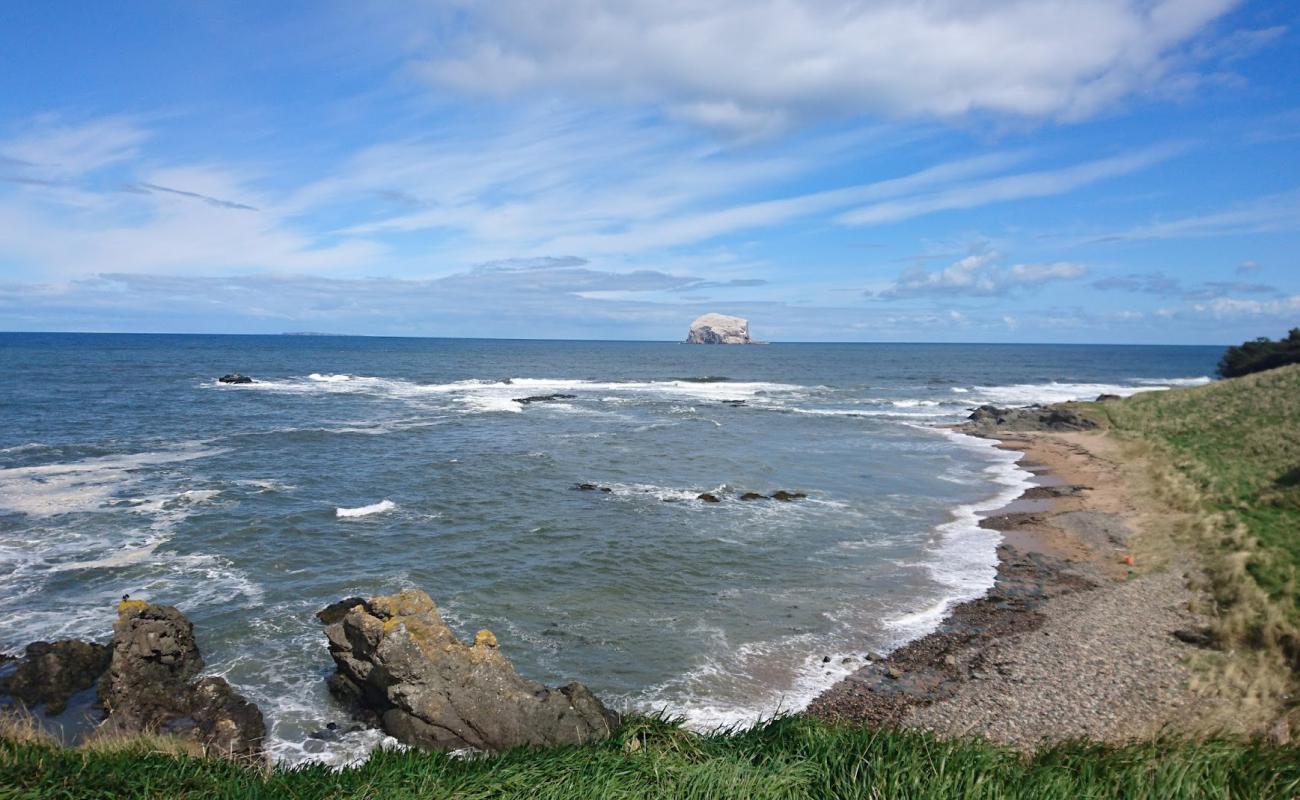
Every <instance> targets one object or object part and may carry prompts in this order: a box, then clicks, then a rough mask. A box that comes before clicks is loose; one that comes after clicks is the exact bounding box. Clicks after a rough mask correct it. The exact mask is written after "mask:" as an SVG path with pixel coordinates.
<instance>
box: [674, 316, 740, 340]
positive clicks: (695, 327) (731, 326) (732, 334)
mask: <svg viewBox="0 0 1300 800" xmlns="http://www.w3.org/2000/svg"><path fill="white" fill-rule="evenodd" d="M686 342H687V344H753V340H752V339H750V338H749V320H746V319H741V318H740V317H729V316H727V315H725V314H705V315H704V316H702V317H699V318H698V319H696V320H695V321H694V322H692V323H691V329H690V332H689V333H687V334H686Z"/></svg>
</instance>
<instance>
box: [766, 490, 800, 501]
mask: <svg viewBox="0 0 1300 800" xmlns="http://www.w3.org/2000/svg"><path fill="white" fill-rule="evenodd" d="M807 496H808V495H807V494H805V493H803V492H787V491H786V490H785V489H779V490H777V491H775V492H772V499H773V500H780V501H781V502H783V503H788V502H790V501H791V500H802V499H804V498H805V497H807Z"/></svg>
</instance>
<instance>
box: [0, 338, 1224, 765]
mask: <svg viewBox="0 0 1300 800" xmlns="http://www.w3.org/2000/svg"><path fill="white" fill-rule="evenodd" d="M1219 352H1220V351H1219V349H1217V348H1197V347H1181V348H1176V347H1101V346H1071V347H1064V346H998V345H780V344H774V345H768V346H762V347H694V346H686V345H679V344H668V343H613V342H611V343H597V342H526V341H478V340H436V339H372V338H343V337H327V338H316V337H275V336H267V337H221V336H117V335H72V334H66V335H37V334H0V369H3V374H4V375H5V376H6V380H5V381H4V383H3V384H0V414H2V415H3V420H4V425H3V426H2V427H0V649H2V650H7V651H15V650H17V649H19V648H20V647H22V646H23V645H24V644H26V643H27V642H29V641H32V640H35V639H53V638H59V637H74V636H75V637H89V638H103V637H104V636H105V635H106V633H107V631H108V630H109V628H110V626H111V623H112V619H113V615H114V601H115V600H116V599H117V598H118V597H120V596H121V595H122V594H123V593H124V592H130V593H131V595H132V597H138V598H145V599H149V600H153V601H156V602H163V603H170V604H174V605H176V606H178V607H180V608H181V609H182V610H183V611H185V612H186V613H187V614H189V615H190V617H191V618H192V619H193V621H194V622H195V624H196V626H197V630H198V635H199V639H200V645H201V647H202V648H203V651H204V656H205V658H206V660H207V663H208V669H209V671H210V672H212V673H214V674H221V675H225V676H226V677H227V678H228V679H229V680H230V681H231V682H232V683H234V684H235V685H236V686H237V687H238V688H239V689H240V691H242V692H244V693H246V694H247V695H249V696H250V697H251V698H252V699H254V700H255V701H256V702H257V703H258V704H259V705H261V707H262V708H263V710H264V711H265V713H266V715H267V718H268V723H269V724H270V728H271V734H272V742H271V745H272V750H273V752H274V754H275V755H276V756H277V757H279V758H281V759H284V760H287V761H298V760H301V759H303V758H322V759H327V760H333V761H336V762H337V761H340V760H342V759H346V758H350V757H355V756H356V755H357V754H358V753H362V752H364V751H365V749H366V748H368V747H369V746H371V745H372V744H373V743H374V742H375V741H376V737H375V736H373V735H368V734H357V735H353V736H351V737H345V740H344V741H343V742H341V743H332V744H330V745H328V746H325V745H322V743H320V742H319V741H316V740H312V739H310V738H309V737H308V734H309V733H310V732H312V731H315V730H318V729H320V728H322V727H323V726H324V725H325V724H326V723H328V722H330V721H339V722H342V721H343V719H344V717H343V714H342V712H341V711H340V710H339V709H338V708H336V707H335V706H334V705H333V704H332V702H331V700H330V699H329V696H328V694H327V692H326V691H325V686H324V680H323V679H324V677H325V676H326V675H327V674H328V672H329V671H330V668H331V663H330V659H329V656H328V654H327V652H326V648H325V641H324V637H323V635H322V633H321V629H320V626H319V625H318V623H316V621H315V620H314V619H313V616H312V614H313V612H314V611H316V610H317V609H318V608H320V607H321V606H323V605H325V604H327V603H329V602H332V601H334V600H337V599H339V598H341V597H344V596H348V595H354V594H360V595H371V594H376V593H387V592H392V591H396V590H398V589H401V588H404V587H419V588H421V589H424V590H426V591H428V592H429V594H430V595H432V596H433V597H434V599H435V600H436V601H437V602H438V603H439V605H440V606H441V608H442V610H443V613H444V615H445V616H446V617H447V619H448V621H449V622H450V623H451V624H452V625H453V627H455V628H456V629H457V630H458V631H459V632H460V633H461V634H462V635H466V634H468V635H471V636H472V633H473V631H474V630H477V629H479V628H490V629H492V630H493V631H495V632H496V633H497V635H498V637H499V638H500V640H501V642H502V647H503V649H504V651H505V653H506V654H507V655H508V656H509V657H510V658H511V659H512V660H513V661H514V663H515V664H516V666H517V667H518V668H519V670H520V672H522V673H523V674H525V675H527V676H528V677H531V678H534V679H537V680H541V681H545V682H548V683H555V682H559V681H567V680H570V679H578V680H582V681H584V682H585V683H587V684H588V685H590V686H591V687H592V689H593V690H595V691H596V692H597V693H598V694H600V695H601V696H602V697H604V698H606V699H607V701H609V702H610V703H611V704H612V705H614V706H616V707H626V708H641V709H667V710H668V711H670V712H673V713H680V714H685V715H686V716H687V717H688V718H689V719H690V720H691V721H692V722H693V723H695V724H697V725H700V726H704V727H707V726H710V725H717V724H728V723H734V722H743V721H747V720H753V719H755V718H757V717H758V716H760V715H770V714H772V713H774V712H777V711H789V710H797V709H798V708H800V707H802V705H804V704H806V703H807V702H808V701H809V700H810V699H811V698H812V697H813V696H815V695H816V694H817V693H818V692H819V691H820V690H822V689H824V688H825V687H826V686H828V685H829V684H830V683H832V682H833V681H834V680H835V679H837V678H838V677H840V676H842V675H844V674H846V673H847V672H849V671H851V670H852V669H854V668H856V666H858V665H859V664H860V661H859V660H858V659H860V658H861V656H862V655H863V654H865V653H867V652H869V651H882V650H888V649H890V648H891V647H895V646H897V645H898V644H900V643H902V642H904V641H906V640H908V639H910V638H913V637H915V636H917V635H920V634H922V633H924V632H926V631H927V630H929V629H931V628H932V627H933V626H934V625H935V624H936V623H937V622H938V621H939V620H940V619H941V618H942V616H943V613H944V611H945V610H946V609H947V608H948V607H950V606H951V605H952V604H954V603H956V602H958V601H960V600H962V599H965V598H970V597H973V596H977V595H978V594H980V593H981V592H982V591H983V590H984V589H986V588H987V587H988V586H989V585H990V584H991V582H992V578H993V574H994V548H995V546H996V542H997V536H996V534H993V533H991V532H988V531H984V530H981V529H979V528H978V527H977V526H976V525H975V522H976V521H977V519H978V516H979V513H980V512H981V511H983V510H988V509H992V508H995V507H997V506H998V505H1000V504H1002V503H1004V502H1005V501H1007V500H1009V499H1010V498H1012V497H1014V496H1015V495H1016V494H1017V493H1018V492H1019V491H1020V490H1021V488H1023V486H1025V485H1026V482H1025V479H1026V477H1027V474H1026V473H1024V472H1023V471H1021V470H1019V469H1018V468H1016V467H1015V466H1014V465H1013V462H1012V457H1011V456H1010V455H1008V454H1006V453H1004V452H1001V451H996V450H994V449H992V448H991V447H990V446H989V445H988V443H986V442H983V441H980V440H975V439H970V438H967V437H962V436H958V435H955V434H951V433H948V432H946V431H943V430H941V429H939V428H938V427H937V426H938V425H940V424H942V423H945V422H951V421H955V420H958V419H960V418H961V417H962V416H964V414H966V413H967V410H968V409H969V408H971V407H972V406H974V405H978V404H981V403H985V402H992V403H999V404H1026V403H1031V402H1047V401H1056V400H1065V399H1071V398H1079V397H1083V398H1090V397H1093V396H1095V395H1097V394H1099V393H1102V392H1109V393H1115V394H1130V393H1133V392H1136V391H1140V390H1149V389H1158V388H1162V387H1168V386H1171V385H1179V384H1188V383H1197V382H1203V381H1205V380H1207V378H1205V377H1204V376H1206V375H1208V374H1209V373H1210V372H1211V370H1212V369H1213V365H1214V362H1215V360H1216V358H1217V357H1218V355H1219ZM231 370H240V371H243V372H246V373H248V374H251V375H253V376H254V377H255V378H256V379H257V383H254V384H252V385H247V386H227V385H222V384H219V383H218V382H217V381H216V380H215V378H216V377H217V376H219V375H221V374H223V373H225V372H228V371H231ZM552 393H561V394H571V395H574V397H573V398H572V399H567V400H562V401H558V402H547V403H534V404H530V405H527V406H524V405H521V404H519V403H516V402H514V400H513V398H517V397H525V396H530V395H544V394H552ZM728 401H732V402H728ZM735 401H743V402H735ZM583 482H586V483H593V484H597V485H600V486H606V487H609V488H610V489H611V490H612V491H610V492H599V491H595V492H592V491H578V490H575V489H573V488H572V487H573V486H574V485H575V484H577V483H583ZM776 489H790V490H799V491H803V492H806V493H807V494H808V495H809V497H808V498H807V499H805V500H800V501H795V502H790V503H778V502H773V501H767V502H763V501H755V502H742V501H741V500H739V495H740V494H741V493H743V492H747V491H757V492H764V493H767V492H771V491H773V490H776ZM704 491H709V492H714V493H716V494H718V495H719V496H720V497H721V498H722V502H719V503H716V504H710V503H702V502H700V501H698V500H696V499H695V498H696V496H697V495H698V494H699V493H701V492H704ZM826 656H829V657H830V659H831V660H830V661H829V662H825V661H824V658H825V657H826ZM322 747H327V749H325V750H323V751H322V749H321V748H322Z"/></svg>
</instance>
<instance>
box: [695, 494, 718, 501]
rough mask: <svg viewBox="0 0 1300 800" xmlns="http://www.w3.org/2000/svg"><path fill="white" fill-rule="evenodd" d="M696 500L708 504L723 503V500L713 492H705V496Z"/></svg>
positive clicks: (700, 496)
mask: <svg viewBox="0 0 1300 800" xmlns="http://www.w3.org/2000/svg"><path fill="white" fill-rule="evenodd" d="M695 499H696V500H703V501H704V502H706V503H721V502H722V499H721V498H719V497H718V496H717V495H716V494H714V493H713V492H704V493H703V494H701V495H699V496H698V497H696V498H695Z"/></svg>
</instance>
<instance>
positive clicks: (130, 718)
mask: <svg viewBox="0 0 1300 800" xmlns="http://www.w3.org/2000/svg"><path fill="white" fill-rule="evenodd" d="M202 669H203V657H202V656H201V655H200V654H199V648H198V645H197V643H196V642H195V641H194V626H193V625H192V624H191V623H190V621H189V620H188V619H186V618H185V615H184V614H182V613H181V612H179V611H177V610H176V609H175V608H173V607H171V606H163V605H150V604H148V603H144V602H141V601H138V600H124V601H122V603H121V604H120V605H119V606H118V619H117V622H116V623H115V624H114V625H113V643H112V658H111V660H110V662H109V665H108V671H107V672H105V673H104V676H103V678H101V679H100V682H99V699H100V702H101V703H102V704H103V706H104V708H105V710H106V711H107V712H108V718H107V719H105V720H104V722H103V723H102V724H101V725H100V728H99V732H102V733H108V734H112V733H140V732H147V733H162V734H172V735H178V736H185V737H188V738H192V739H194V740H196V741H198V742H200V743H201V744H203V745H204V747H206V748H207V749H208V750H209V751H211V752H214V753H217V754H221V755H226V756H244V757H248V756H259V755H260V754H261V752H262V739H263V738H264V737H265V736H266V724H265V722H264V721H263V719H262V712H261V711H260V710H259V709H258V707H257V706H256V705H254V704H253V703H251V702H249V701H248V700H246V699H244V697H243V696H241V695H239V694H238V693H236V692H235V690H234V689H232V688H231V686H230V684H228V683H226V680H225V679H224V678H216V677H212V678H203V679H202V680H199V681H197V682H192V681H193V680H194V678H195V677H196V676H197V675H198V673H199V671H200V670H202Z"/></svg>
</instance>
